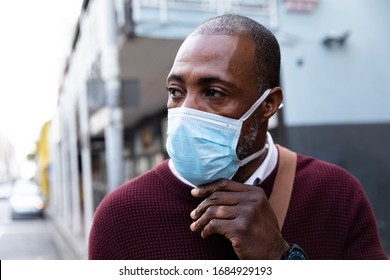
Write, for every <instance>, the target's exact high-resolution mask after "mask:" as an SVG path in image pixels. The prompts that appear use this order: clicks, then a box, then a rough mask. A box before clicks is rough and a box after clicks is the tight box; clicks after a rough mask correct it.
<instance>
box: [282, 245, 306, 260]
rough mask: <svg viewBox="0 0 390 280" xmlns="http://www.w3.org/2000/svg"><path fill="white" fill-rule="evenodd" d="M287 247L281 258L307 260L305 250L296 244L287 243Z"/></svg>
mask: <svg viewBox="0 0 390 280" xmlns="http://www.w3.org/2000/svg"><path fill="white" fill-rule="evenodd" d="M289 245H290V249H288V250H287V251H286V252H285V253H284V254H283V256H282V260H308V257H307V256H306V254H305V252H304V251H303V250H302V248H301V247H299V246H298V245H297V244H293V243H289Z"/></svg>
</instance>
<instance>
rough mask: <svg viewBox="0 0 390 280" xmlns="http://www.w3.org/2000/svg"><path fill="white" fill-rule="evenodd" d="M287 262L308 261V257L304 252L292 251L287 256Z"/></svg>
mask: <svg viewBox="0 0 390 280" xmlns="http://www.w3.org/2000/svg"><path fill="white" fill-rule="evenodd" d="M287 260H306V257H305V255H304V254H302V252H300V251H297V250H296V249H295V250H292V251H291V252H290V254H288V256H287Z"/></svg>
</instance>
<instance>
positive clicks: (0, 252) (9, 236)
mask: <svg viewBox="0 0 390 280" xmlns="http://www.w3.org/2000/svg"><path fill="white" fill-rule="evenodd" d="M0 259H2V260H22V259H24V260H51V259H60V257H59V254H58V250H57V249H56V247H55V244H54V242H53V238H52V235H51V230H50V225H49V222H48V221H47V220H45V219H42V218H29V219H18V220H12V219H11V215H10V209H9V203H8V200H7V199H2V200H0Z"/></svg>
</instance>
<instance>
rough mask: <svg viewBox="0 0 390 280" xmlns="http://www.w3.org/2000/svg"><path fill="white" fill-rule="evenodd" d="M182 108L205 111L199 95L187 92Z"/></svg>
mask: <svg viewBox="0 0 390 280" xmlns="http://www.w3.org/2000/svg"><path fill="white" fill-rule="evenodd" d="M180 107H185V108H190V109H194V110H200V111H203V109H204V108H203V106H202V100H201V97H200V95H199V94H196V93H192V92H187V94H186V96H185V99H184V101H183V102H182V104H181V105H180Z"/></svg>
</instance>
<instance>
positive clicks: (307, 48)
mask: <svg viewBox="0 0 390 280" xmlns="http://www.w3.org/2000/svg"><path fill="white" fill-rule="evenodd" d="M279 2H280V3H282V2H283V1H281V0H280V1H279ZM389 12H390V1H388V0H343V1H339V0H319V1H318V4H317V7H316V8H315V9H314V11H313V12H312V13H307V14H305V13H303V14H302V13H287V12H286V11H285V9H283V6H282V4H281V5H280V11H279V16H280V17H279V20H280V28H279V30H278V31H277V32H276V35H277V37H278V39H279V42H280V44H281V49H282V76H283V86H284V93H285V105H286V106H285V107H284V109H283V110H284V112H285V121H286V125H288V126H297V125H321V124H362V123H386V122H387V123H388V122H390V108H389V106H390V70H389V69H388V68H389V66H390V17H389ZM347 30H348V31H350V36H349V37H348V39H347V42H346V44H345V46H344V47H342V48H338V49H337V48H335V49H329V48H326V47H325V46H323V45H322V44H321V42H322V39H323V38H324V37H325V36H326V35H329V34H331V33H332V32H336V33H343V32H344V31H347ZM298 61H301V62H302V64H301V65H298Z"/></svg>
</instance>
